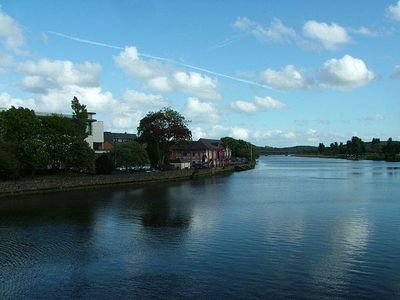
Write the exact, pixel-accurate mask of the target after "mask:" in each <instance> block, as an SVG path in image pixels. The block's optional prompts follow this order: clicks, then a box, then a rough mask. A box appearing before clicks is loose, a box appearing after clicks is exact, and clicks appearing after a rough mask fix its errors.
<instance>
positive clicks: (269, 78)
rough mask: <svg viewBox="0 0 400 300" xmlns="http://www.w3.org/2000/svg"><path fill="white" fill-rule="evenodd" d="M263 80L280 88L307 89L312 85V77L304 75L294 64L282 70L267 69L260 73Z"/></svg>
mask: <svg viewBox="0 0 400 300" xmlns="http://www.w3.org/2000/svg"><path fill="white" fill-rule="evenodd" d="M260 79H261V82H262V83H264V84H267V85H270V86H272V87H273V88H276V89H280V90H297V89H306V88H309V87H310V86H312V84H313V82H312V79H310V78H307V77H306V76H304V75H303V74H302V73H301V72H300V71H298V70H296V68H295V67H294V66H292V65H287V66H286V67H284V68H283V69H282V70H280V71H275V70H273V69H266V70H265V71H263V72H261V74H260Z"/></svg>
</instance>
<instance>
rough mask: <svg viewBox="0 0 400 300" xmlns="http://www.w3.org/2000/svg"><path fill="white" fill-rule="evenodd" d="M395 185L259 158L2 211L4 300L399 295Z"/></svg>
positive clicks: (324, 165)
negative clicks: (238, 167)
mask: <svg viewBox="0 0 400 300" xmlns="http://www.w3.org/2000/svg"><path fill="white" fill-rule="evenodd" d="M354 173H357V174H354ZM358 173H361V175H359V174H358ZM390 174H392V175H390ZM399 174H400V167H398V165H396V164H392V163H382V162H363V161H359V162H348V161H341V160H329V159H328V160H322V159H321V160H319V159H306V158H305V159H303V158H292V157H267V158H262V159H261V160H260V162H259V164H258V166H257V168H256V169H255V170H252V171H249V172H241V173H235V174H233V175H231V176H227V177H214V178H207V179H199V180H194V181H187V182H178V183H174V184H159V185H153V186H149V187H143V188H130V187H125V188H121V187H118V188H113V189H108V188H105V189H98V190H88V191H79V192H70V193H60V194H48V195H35V196H30V197H22V198H15V199H9V200H4V201H0V283H1V284H0V298H1V299H3V298H5V299H8V298H43V295H45V297H48V298H93V299H102V298H128V297H135V298H154V297H155V298H157V297H161V298H174V297H176V298H204V299H208V298H242V299H244V298H267V297H271V298H282V297H284V298H307V299H309V298H312V299H323V298H326V299H330V298H346V299H347V298H352V297H353V298H375V299H390V298H398V297H399V296H400V294H399V284H398V283H399V282H400V235H399V234H398V233H399V229H400V202H399V201H398V195H399V194H400V185H399V184H398V183H399V182H398V176H399Z"/></svg>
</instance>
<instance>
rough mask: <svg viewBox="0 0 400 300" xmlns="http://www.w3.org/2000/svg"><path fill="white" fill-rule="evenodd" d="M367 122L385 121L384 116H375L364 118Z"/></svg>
mask: <svg viewBox="0 0 400 300" xmlns="http://www.w3.org/2000/svg"><path fill="white" fill-rule="evenodd" d="M365 119H366V120H367V121H383V120H385V116H384V115H382V114H375V115H371V116H368V117H366V118H365Z"/></svg>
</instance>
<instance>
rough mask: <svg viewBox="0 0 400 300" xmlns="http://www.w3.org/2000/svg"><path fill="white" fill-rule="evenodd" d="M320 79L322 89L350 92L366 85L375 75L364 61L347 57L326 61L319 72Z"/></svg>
mask: <svg viewBox="0 0 400 300" xmlns="http://www.w3.org/2000/svg"><path fill="white" fill-rule="evenodd" d="M318 78H319V81H320V85H321V86H322V87H326V88H334V89H339V90H350V89H354V88H357V87H361V86H363V85H366V84H367V83H369V82H370V81H371V80H373V79H374V78H375V75H374V73H373V72H372V71H370V70H368V68H367V66H366V64H365V63H364V61H363V60H362V59H359V58H354V57H352V56H350V55H345V56H343V57H342V58H340V59H335V58H332V59H330V60H328V61H326V62H325V63H324V64H323V66H322V67H321V68H320V70H319V74H318Z"/></svg>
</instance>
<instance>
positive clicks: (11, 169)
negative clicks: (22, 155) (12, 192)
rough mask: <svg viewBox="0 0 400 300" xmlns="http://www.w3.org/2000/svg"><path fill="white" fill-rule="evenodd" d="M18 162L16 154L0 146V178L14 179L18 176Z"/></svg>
mask: <svg viewBox="0 0 400 300" xmlns="http://www.w3.org/2000/svg"><path fill="white" fill-rule="evenodd" d="M19 169H20V164H19V161H18V158H17V156H16V155H15V154H14V153H13V152H12V151H8V150H7V149H5V147H2V146H0V178H1V179H4V180H6V179H16V178H18V176H19Z"/></svg>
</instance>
